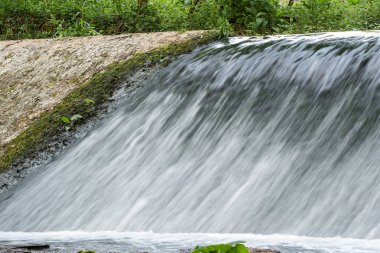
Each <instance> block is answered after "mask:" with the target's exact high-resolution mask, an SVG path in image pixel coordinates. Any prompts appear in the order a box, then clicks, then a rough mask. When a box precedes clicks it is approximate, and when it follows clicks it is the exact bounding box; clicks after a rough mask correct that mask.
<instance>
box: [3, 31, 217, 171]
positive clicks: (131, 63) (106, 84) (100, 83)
mask: <svg viewBox="0 0 380 253" xmlns="http://www.w3.org/2000/svg"><path fill="white" fill-rule="evenodd" d="M217 38H218V34H217V33H215V32H207V33H205V34H203V35H202V36H197V37H195V38H192V39H189V40H188V41H185V42H181V43H174V44H170V45H167V46H165V47H161V48H158V49H154V50H151V51H149V52H146V53H140V54H137V55H135V56H133V58H131V59H129V60H126V61H123V62H118V63H115V64H112V65H111V66H109V67H108V68H107V69H106V70H105V71H103V72H101V73H98V74H96V75H95V76H94V77H93V78H92V79H91V80H90V81H89V82H87V83H85V84H83V85H82V86H81V87H79V88H78V89H76V90H74V91H73V92H71V93H70V94H69V95H68V96H66V97H65V98H64V99H63V100H62V101H61V102H60V103H59V104H57V105H56V106H55V107H54V108H53V109H52V110H51V111H46V112H44V113H42V114H41V116H40V117H39V118H38V119H37V120H35V121H34V122H33V123H32V124H31V125H30V126H29V127H28V128H27V129H26V130H25V131H24V132H22V133H21V134H20V135H18V136H17V137H16V138H15V139H13V140H12V141H11V142H10V143H9V144H8V145H6V146H5V148H4V152H3V153H2V155H1V156H0V172H2V171H5V170H7V169H9V168H11V167H12V165H14V164H15V163H16V162H18V161H20V160H22V159H23V158H26V157H29V156H31V155H33V154H36V153H38V152H40V151H43V150H45V149H46V148H47V147H48V145H49V143H51V142H52V140H53V139H55V137H56V136H59V135H60V134H62V133H63V132H64V131H66V130H65V123H64V122H63V121H62V119H61V117H62V116H72V115H75V114H80V115H81V116H83V118H81V119H80V120H78V121H76V122H75V125H74V126H73V128H75V127H77V126H79V125H80V124H83V123H85V122H86V121H87V120H89V119H91V118H92V117H94V116H95V115H96V113H97V111H98V110H97V109H99V108H100V107H101V106H102V105H103V104H104V103H105V102H106V101H107V100H108V99H109V98H110V96H111V95H112V94H113V92H114V91H115V89H117V88H118V87H119V85H120V84H121V82H122V81H123V79H124V78H125V77H126V76H128V75H129V74H130V73H132V72H133V71H135V70H137V69H139V68H141V67H143V66H144V64H145V63H146V62H150V63H151V64H152V65H157V64H163V65H167V64H168V63H169V62H170V61H171V60H172V59H173V57H175V56H178V55H180V54H182V53H186V52H189V51H191V50H192V49H194V48H195V47H197V46H199V45H202V44H205V43H207V42H210V41H212V40H215V39H217ZM87 98H91V99H92V100H93V101H94V103H93V105H88V104H86V103H85V102H84V100H85V99H87Z"/></svg>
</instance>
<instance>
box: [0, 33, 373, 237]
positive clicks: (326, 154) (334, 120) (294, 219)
mask: <svg viewBox="0 0 380 253" xmlns="http://www.w3.org/2000/svg"><path fill="white" fill-rule="evenodd" d="M379 38H380V35H378V34H375V33H328V34H319V35H310V36H280V37H269V38H266V39H262V38H250V39H249V38H246V39H238V38H233V39H231V40H230V42H229V43H222V42H219V43H214V44H212V45H209V46H206V47H204V48H201V49H199V50H196V51H195V52H193V53H191V54H188V55H184V56H182V57H180V58H179V59H178V60H177V61H175V62H174V63H173V64H171V65H170V66H168V67H167V68H165V69H164V70H162V71H161V72H160V73H159V74H157V75H156V76H154V77H152V78H151V79H150V80H148V81H147V82H146V84H145V86H144V87H143V88H141V89H140V90H139V91H137V92H136V93H135V94H134V95H133V96H132V97H131V98H130V99H128V101H126V102H125V103H123V104H122V105H120V107H119V108H118V109H117V111H115V112H114V113H113V114H112V115H109V117H107V118H105V119H104V120H103V121H102V122H100V123H99V124H98V125H97V127H96V128H95V129H92V130H91V131H90V132H89V133H88V134H87V135H86V136H85V137H83V139H81V140H80V141H78V142H77V143H76V144H75V145H73V146H71V147H70V148H68V149H67V150H66V151H65V152H64V153H63V154H62V155H60V156H59V157H57V158H56V159H55V160H54V161H52V162H50V163H49V164H47V165H45V168H44V169H41V172H40V173H37V175H35V176H33V177H31V178H30V179H28V180H27V181H26V182H25V184H23V185H22V186H20V188H19V189H18V191H17V192H15V193H14V194H13V195H12V196H10V197H9V198H8V199H7V200H6V201H3V203H1V204H0V231H13V232H14V231H24V232H45V231H78V230H80V231H93V232H96V231H119V232H126V231H132V232H139V231H154V232H157V233H177V232H186V233H199V232H201V233H256V234H273V233H277V234H291V235H299V236H317V237H334V236H342V237H350V238H366V239H380V212H379V210H380V125H379V123H380V40H379Z"/></svg>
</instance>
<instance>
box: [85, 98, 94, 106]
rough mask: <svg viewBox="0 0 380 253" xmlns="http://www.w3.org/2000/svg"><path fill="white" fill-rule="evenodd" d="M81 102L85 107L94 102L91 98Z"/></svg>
mask: <svg viewBox="0 0 380 253" xmlns="http://www.w3.org/2000/svg"><path fill="white" fill-rule="evenodd" d="M83 102H84V103H85V104H86V105H91V104H94V103H95V101H94V100H93V99H91V98H86V99H85V100H83Z"/></svg>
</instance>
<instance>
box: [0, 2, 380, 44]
mask: <svg viewBox="0 0 380 253" xmlns="http://www.w3.org/2000/svg"><path fill="white" fill-rule="evenodd" d="M288 1H289V0H148V1H147V2H146V0H128V1H127V0H0V39H24V38H46V37H64V36H88V35H97V34H119V33H126V32H153V31H174V30H176V31H184V30H197V29H213V30H218V31H220V34H221V36H222V37H225V36H229V35H231V34H233V33H234V34H235V33H237V34H272V33H305V32H320V31H343V30H368V29H380V0H298V1H295V2H294V4H293V5H292V6H288ZM139 2H144V4H142V5H141V6H139V4H138V3H139ZM145 2H146V3H145Z"/></svg>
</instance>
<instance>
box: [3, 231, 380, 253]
mask: <svg viewBox="0 0 380 253" xmlns="http://www.w3.org/2000/svg"><path fill="white" fill-rule="evenodd" d="M233 241H244V242H245V245H247V246H248V247H253V248H261V249H274V250H278V251H280V252H281V253H300V252H302V253H378V252H380V240H363V239H348V238H315V237H303V236H292V235H280V234H274V235H254V234H186V233H180V234H166V233H161V234H156V233H151V232H150V233H147V232H144V233H141V232H140V233H138V232H122V233H120V232H92V233H89V232H80V231H77V232H67V231H62V232H43V233H25V232H13V233H12V232H7V233H2V232H0V245H1V244H6V245H12V244H13V245H20V244H21V245H22V244H23V245H25V244H33V243H34V244H39V243H40V244H49V245H50V250H51V251H52V252H60V251H64V252H78V251H79V250H81V249H87V250H95V251H96V252H157V253H161V252H179V250H187V249H192V248H194V247H195V246H197V245H210V244H218V243H228V242H233ZM0 252H1V250H0Z"/></svg>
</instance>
